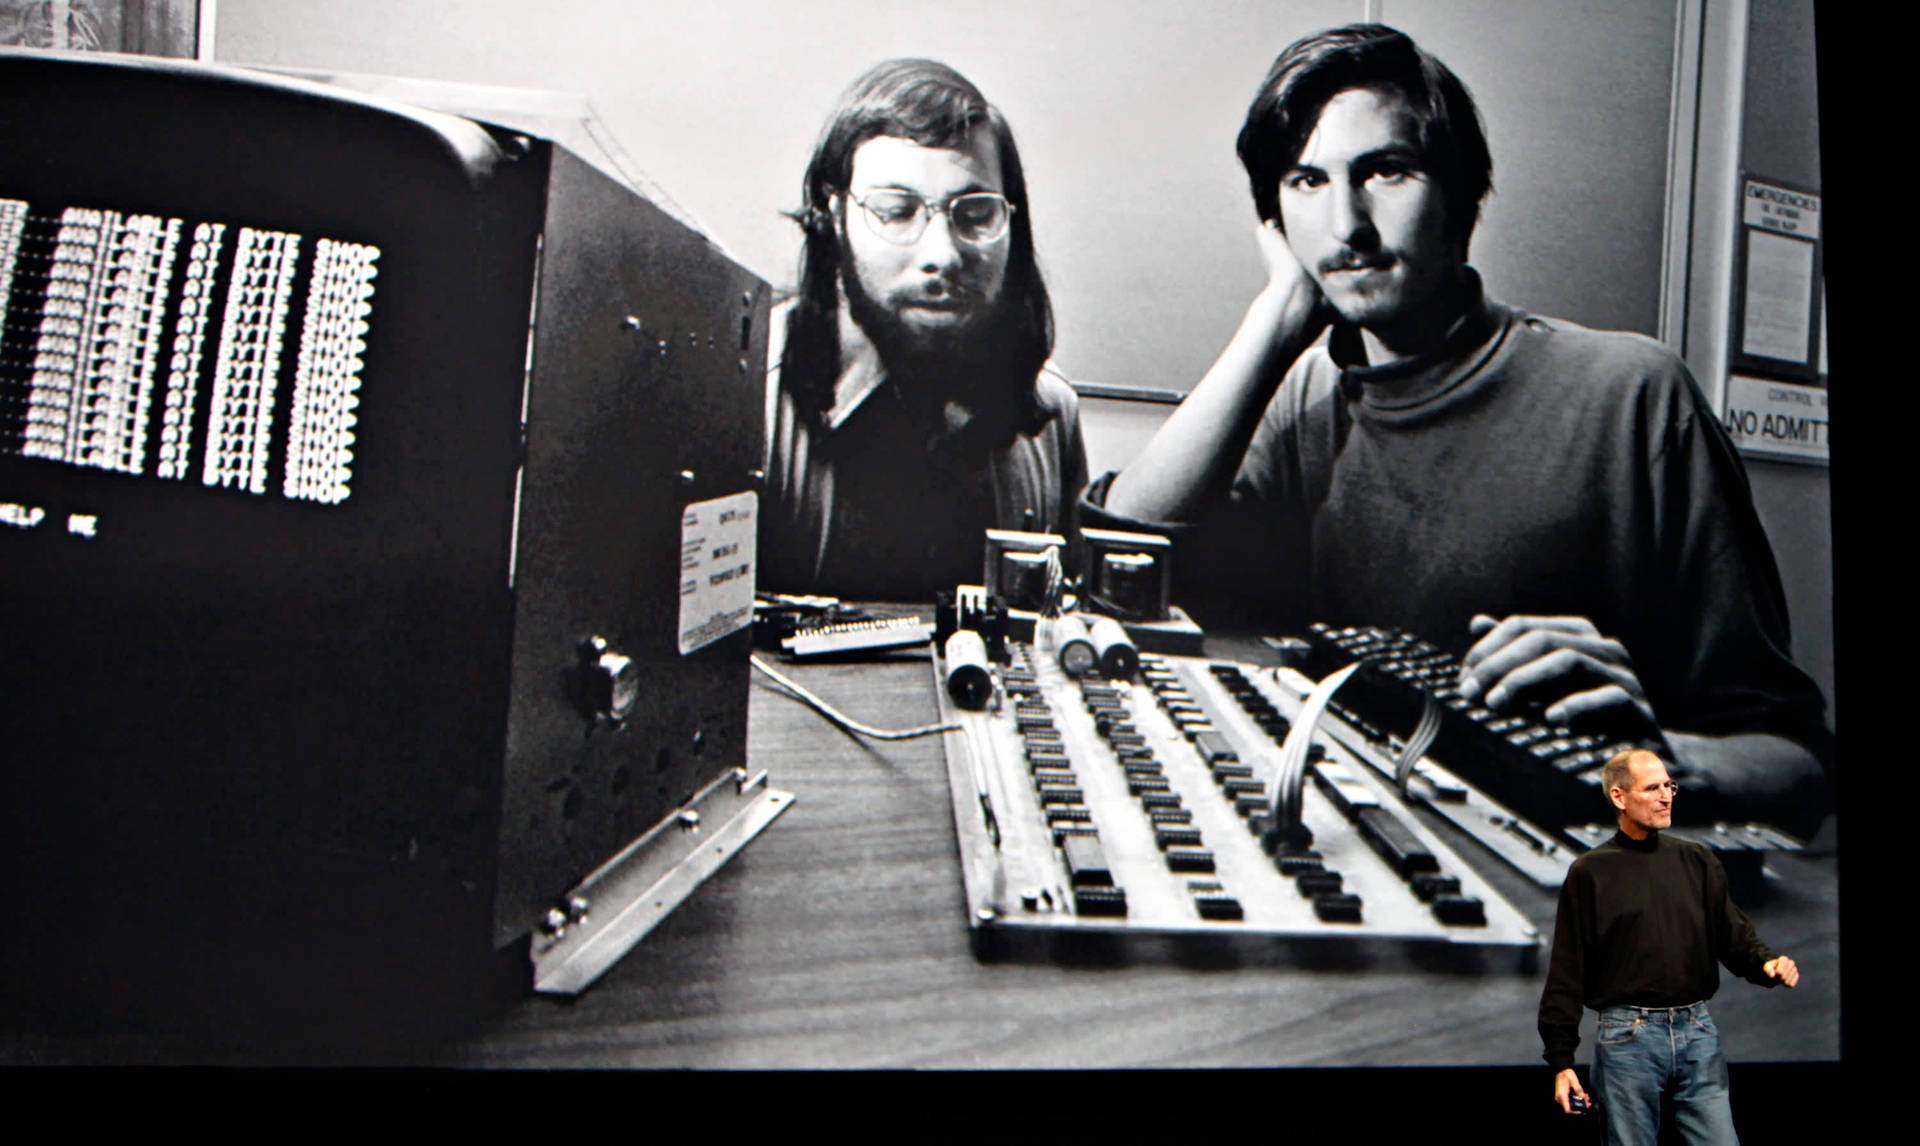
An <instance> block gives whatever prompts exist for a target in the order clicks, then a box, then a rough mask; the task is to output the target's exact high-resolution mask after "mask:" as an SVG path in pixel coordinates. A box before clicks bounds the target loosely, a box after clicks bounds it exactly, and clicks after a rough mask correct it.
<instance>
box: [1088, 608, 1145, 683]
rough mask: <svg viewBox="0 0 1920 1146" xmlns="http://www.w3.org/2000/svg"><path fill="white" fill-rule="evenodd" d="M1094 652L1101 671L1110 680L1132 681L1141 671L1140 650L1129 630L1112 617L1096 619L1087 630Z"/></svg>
mask: <svg viewBox="0 0 1920 1146" xmlns="http://www.w3.org/2000/svg"><path fill="white" fill-rule="evenodd" d="M1087 636H1088V638H1089V639H1091V640H1092V641H1093V651H1094V654H1095V655H1096V656H1098V657H1099V659H1100V671H1101V672H1103V673H1105V674H1106V676H1107V679H1108V680H1132V679H1133V675H1134V673H1136V672H1138V671H1139V670H1140V650H1139V649H1137V648H1134V646H1133V639H1132V638H1131V637H1129V636H1127V630H1126V629H1125V628H1123V627H1122V626H1121V624H1120V622H1118V621H1116V620H1114V619H1113V618H1112V617H1095V618H1094V619H1093V624H1092V625H1090V626H1088V628H1087Z"/></svg>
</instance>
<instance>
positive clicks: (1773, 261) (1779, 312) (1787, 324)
mask: <svg viewBox="0 0 1920 1146" xmlns="http://www.w3.org/2000/svg"><path fill="white" fill-rule="evenodd" d="M1746 238H1747V298H1746V316H1745V327H1746V330H1745V333H1744V335H1743V336H1742V338H1741V343H1740V349H1741V351H1742V352H1743V353H1746V354H1754V355H1759V356H1761V357H1763V358H1777V359H1779V360H1781V361H1782V362H1805V361H1806V360H1807V350H1808V347H1809V346H1810V345H1811V344H1812V333H1813V244H1812V243H1809V242H1806V241H1805V240H1802V239H1789V238H1785V237H1783V236H1781V235H1776V234H1774V233H1772V232H1770V231H1761V230H1756V229H1752V228H1749V229H1748V230H1747V232H1746Z"/></svg>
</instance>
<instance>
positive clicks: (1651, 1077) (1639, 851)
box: [1540, 750, 1800, 1143]
mask: <svg viewBox="0 0 1920 1146" xmlns="http://www.w3.org/2000/svg"><path fill="white" fill-rule="evenodd" d="M1602 782H1603V783H1604V784H1605V785H1606V789H1607V798H1608V799H1609V800H1611V801H1612V802H1613V806H1614V807H1615V808H1617V809H1619V812H1620V830H1619V831H1618V832H1617V833H1615V834H1614V836H1613V838H1612V839H1610V840H1608V841H1607V842H1606V843H1604V844H1601V845H1600V846H1599V847H1597V848H1594V849H1593V850H1592V851H1590V852H1587V853H1586V854H1585V855H1582V856H1581V857H1580V858H1579V859H1576V860H1575V861H1573V867H1572V869H1571V870H1569V871H1568V872H1567V879H1566V882H1565V883H1564V884H1562V885H1561V888H1560V912H1559V915H1558V917H1557V918H1556V919H1555V922H1554V929H1553V957H1552V961H1551V963H1550V965H1549V967H1548V970H1547V983H1546V987H1545V989H1544V990H1542V991H1541V994H1540V1038H1541V1039H1542V1041H1544V1042H1545V1043H1546V1048H1547V1049H1546V1056H1545V1057H1546V1060H1547V1064H1548V1065H1549V1066H1551V1067H1552V1068H1553V1070H1554V1072H1555V1073H1554V1080H1553V1097H1554V1101H1555V1102H1558V1103H1559V1104H1560V1108H1561V1109H1562V1110H1566V1111H1569V1112H1571V1111H1572V1110H1573V1108H1574V1103H1575V1101H1576V1099H1577V1100H1578V1101H1581V1102H1584V1101H1585V1099H1586V1096H1587V1094H1586V1089H1585V1088H1584V1087H1582V1086H1581V1085H1580V1079H1579V1076H1578V1075H1576V1074H1575V1073H1574V1069H1573V1052H1574V1049H1575V1048H1576V1047H1578V1046H1579V1044H1580V1009H1581V1007H1583V1006H1586V1007H1592V1008H1593V1009H1594V1010H1596V1011H1598V1012H1599V1013H1600V1024H1599V1034H1598V1037H1597V1039H1596V1045H1595V1047H1594V1057H1593V1080H1594V1089H1595V1090H1596V1091H1597V1092H1598V1093H1599V1095H1600V1109H1601V1111H1602V1113H1603V1114H1604V1115H1605V1116H1606V1119H1607V1140H1608V1141H1609V1142H1621V1143H1625V1142H1646V1143H1652V1142H1653V1141H1654V1140H1655V1138H1656V1137H1657V1136H1658V1132H1659V1126H1660V1096H1661V1094H1662V1093H1663V1092H1665V1093H1670V1094H1672V1096H1673V1101H1674V1121H1675V1123H1676V1124H1677V1126H1678V1127H1679V1129H1680V1130H1681V1132H1682V1134H1683V1135H1684V1136H1685V1137H1686V1139H1687V1141H1689V1142H1695V1143H1731V1142H1736V1141H1737V1138H1736V1137H1735V1135H1734V1131H1733V1111H1732V1107H1731V1105H1730V1104H1729V1102H1728V1095H1727V1060H1726V1057H1725V1056H1724V1055H1723V1054H1722V1053H1721V1051H1720V1035H1719V1032H1718V1031H1717V1030H1715V1029H1714V1025H1713V1017H1712V1016H1711V1015H1709V1014H1708V1013H1707V1000H1708V999H1709V998H1711V997H1713V993H1714V992H1715V991H1716V990H1718V989H1719V987H1720V971H1719V967H1718V966H1717V965H1724V966H1725V967H1726V968H1727V970H1729V971H1732V972H1733V973H1734V974H1736V975H1739V976H1740V977H1741V978H1743V979H1746V980H1748V981H1749V982H1752V983H1757V984H1759V985H1760V986H1763V987H1772V986H1777V985H1778V984H1781V983H1785V984H1786V985H1787V986H1789V987H1792V986H1794V985H1795V984H1797V983H1799V981H1800V970H1799V968H1798V967H1796V966H1795V965H1794V962H1793V960H1792V959H1790V958H1788V957H1787V956H1785V955H1776V954H1775V953H1774V952H1773V951H1772V950H1770V949H1769V948H1768V947H1767V945H1766V944H1764V943H1762V942H1761V941H1760V938H1759V936H1757V935H1755V934H1754V931H1753V925H1752V924H1751V923H1749V922H1748V921H1747V916H1746V913H1745V912H1743V911H1741V910H1740V908H1739V907H1738V906H1737V905H1735V904H1734V902H1733V900H1732V899H1731V898H1729V897H1728V895H1727V876H1726V872H1725V871H1723V870H1722V869H1721V867H1720V861H1719V860H1718V859H1716V858H1714V855H1713V852H1712V851H1711V850H1710V849H1708V848H1706V847H1705V846H1703V845H1701V844H1696V843H1692V842H1690V841H1687V840H1679V839H1674V838H1672V837H1669V836H1664V835H1662V834H1661V831H1662V829H1664V828H1667V827H1670V826H1671V825H1672V823H1673V800H1674V794H1675V790H1676V789H1675V785H1674V783H1673V781H1672V779H1671V778H1669V777H1668V775H1667V767H1666V764H1665V763H1664V762H1663V761H1662V760H1661V759H1660V757H1659V756H1657V755H1655V754H1654V753H1652V752H1647V751H1641V750H1636V751H1631V752H1622V753H1620V754H1619V755H1618V756H1615V757H1614V758H1613V759H1611V760H1609V761H1608V762H1607V766H1606V771H1605V773H1604V774H1603V776H1602Z"/></svg>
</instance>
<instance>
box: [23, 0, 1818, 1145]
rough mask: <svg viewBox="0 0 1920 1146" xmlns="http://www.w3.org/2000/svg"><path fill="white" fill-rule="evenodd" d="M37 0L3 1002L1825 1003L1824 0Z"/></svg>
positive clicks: (68, 1044)
mask: <svg viewBox="0 0 1920 1146" xmlns="http://www.w3.org/2000/svg"><path fill="white" fill-rule="evenodd" d="M0 40H4V44H3V45H0V101H4V103H5V106H7V107H8V108H9V109H10V112H9V114H8V115H6V116H4V117H0V302H3V303H4V307H5V310H4V322H3V325H0V600H4V602H5V607H6V609H7V613H8V622H7V626H6V627H7V632H8V644H9V655H8V656H6V657H4V658H0V662H3V666H4V667H0V730H3V731H0V737H4V744H5V751H4V755H3V756H0V768H3V769H4V770H5V775H6V777H7V793H8V794H7V797H6V799H5V800H4V801H0V808H4V811H0V899H3V902H4V905H5V908H6V914H7V917H8V918H11V919H15V920H26V919H35V920H42V921H45V923H46V925H45V926H35V927H32V928H28V929H24V930H23V929H21V928H19V927H11V928H9V934H8V938H7V939H6V941H5V942H4V943H0V952H3V954H0V976H4V990H0V1000H4V1006H3V1007H0V1061H4V1062H8V1063H14V1064H71V1065H84V1064H150V1063H151V1064H212V1065H237V1066H269V1065H292V1064H299V1065H378V1066H439V1067H458V1068H531V1069H552V1068H594V1069H601V1068H722V1069H734V1068H750V1069H766V1068H771V1069H785V1068H826V1069H843V1068H906V1069H962V1070H971V1069H980V1068H995V1069H998V1068H1017V1069H1052V1068H1072V1069H1079V1068H1133V1067H1461V1066H1468V1067H1502V1068H1504V1067H1512V1068H1522V1069H1525V1070H1527V1071H1529V1072H1532V1073H1530V1074H1529V1075H1528V1076H1527V1077H1528V1078H1531V1079H1533V1080H1534V1081H1535V1082H1537V1084H1538V1085H1537V1087H1536V1088H1535V1089H1537V1091H1538V1093H1537V1095H1535V1096H1534V1099H1535V1102H1536V1106H1537V1107H1538V1109H1537V1110H1532V1111H1530V1112H1528V1113H1527V1114H1524V1115H1523V1114H1522V1113H1520V1112H1515V1114H1514V1117H1515V1118H1516V1119H1522V1120H1527V1119H1531V1121H1526V1124H1527V1125H1534V1124H1535V1122H1537V1121H1538V1118H1539V1117H1540V1116H1542V1112H1546V1113H1549V1114H1551V1116H1552V1117H1553V1118H1580V1117H1588V1116H1589V1115H1588V1114H1584V1113H1582V1112H1583V1111H1588V1112H1593V1111H1597V1112H1598V1117H1597V1118H1593V1119H1592V1121H1593V1122H1594V1123H1595V1124H1597V1123H1599V1122H1600V1121H1601V1120H1605V1121H1606V1122H1607V1123H1608V1125H1609V1127H1610V1131H1611V1129H1613V1128H1618V1127H1626V1126H1629V1125H1635V1126H1649V1127H1650V1126H1652V1125H1653V1124H1655V1123H1657V1122H1659V1121H1660V1120H1661V1119H1662V1118H1665V1119H1667V1120H1669V1121H1674V1120H1678V1121H1679V1122H1680V1123H1683V1124H1686V1125H1688V1126H1696V1125H1697V1126H1706V1127H1722V1128H1725V1127H1730V1126H1732V1125H1733V1122H1732V1121H1730V1120H1732V1119H1735V1118H1737V1117H1738V1116H1739V1115H1740V1111H1741V1109H1742V1099H1741V1086H1740V1085H1739V1083H1740V1080H1741V1077H1742V1076H1741V1074H1740V1072H1739V1067H1740V1065H1741V1064H1745V1063H1788V1062H1835V1061H1837V1060H1838V1059H1839V1057H1840V999H1841V983H1840V950H1841V944H1840V933H1839V915H1838V912H1839V907H1838V904H1839V877H1838V863H1839V860H1838V854H1839V842H1838V840H1839V823H1838V821H1839V814H1838V813H1839V809H1838V800H1837V798H1836V784H1835V776H1836V774H1837V768H1838V763H1837V762H1838V758H1839V753H1840V749H1839V747H1838V745H1839V744H1840V743H1841V740H1840V738H1839V736H1838V735H1837V728H1838V725H1837V718H1836V712H1837V702H1838V699H1839V698H1838V697H1837V696H1836V694H1835V678H1836V672H1835V659H1836V658H1835V640H1834V623H1833V611H1834V590H1833V532H1834V530H1833V517H1832V494H1831V485H1830V480H1831V479H1830V473H1831V470H1830V467H1831V464H1832V457H1833V449H1832V445H1831V435H1830V433H1829V430H1828V422H1829V415H1828V403H1827V396H1828V388H1829V385H1830V379H1829V372H1828V369H1827V342H1826V330H1827V309H1826V308H1827V296H1826V280H1827V277H1828V275H1827V271H1828V263H1827V244H1826V239H1825V235H1824V231H1823V229H1824V226H1825V224H1826V222H1827V221H1830V220H1831V219H1832V217H1833V212H1834V209H1835V208H1834V205H1833V203H1832V202H1831V199H1830V198H1828V197H1823V193H1822V192H1823V189H1822V186H1821V156H1820V140H1819V115H1818V80H1819V79H1820V77H1818V76H1817V75H1816V67H1815V52H1814V48H1815V40H1814V13H1813V4H1812V2H1811V0H1610V2H1608V3H1567V4H1549V5H1518V4H1506V3H1496V2H1493V0H1418V2H1416V0H1284V2H1258V3H1256V2H1251V0H1204V2H1201V3H1194V4H1175V3H1170V2H1162V0H1125V2H1119V3H1095V2H1093V0H1061V2H1058V3H1046V4H1020V3H1012V2H1000V0H991V2H986V3H978V4H968V5H952V4H932V3H918V2H911V0H909V2H905V3H901V2H893V3H879V2H875V0H829V2H826V3H820V4H807V5H791V4H784V3H778V2H775V0H725V2H720V3H711V4H685V3H678V2H660V3H626V2H619V0H578V2H574V3H568V4H561V5H528V4H520V3H513V2H511V0H464V2H461V3H453V2H451V0H410V2H407V3H397V4H394V3H377V2H374V0H341V2H329V3H326V4H313V3H305V2H298V0H226V2H224V3H215V2H213V0H201V2H200V3H198V4H191V3H170V4H160V3H145V4H139V3H132V2H128V3H105V2H99V3H95V2H88V0H69V2H63V3H44V2H39V3H10V4H0ZM1843 360H1844V359H1843ZM1839 384H1840V386H1841V387H1842V388H1843V389H1844V388H1845V387H1847V386H1849V385H1851V382H1850V381H1847V380H1842V381H1841V382H1840V383H1839ZM1846 441H1847V439H1846V438H1845V435H1844V432H1843V434H1842V438H1841V446H1840V452H1841V454H1842V455H1843V456H1844V455H1845V451H1846ZM49 913H53V914H54V915H57V917H58V925H53V923H52V917H51V916H50V915H49ZM1709 1007H1710V1010H1709ZM1656 1030H1657V1036H1658V1039H1659V1041H1660V1042H1661V1043H1662V1045H1663V1046H1664V1045H1666V1043H1667V1041H1668V1040H1669V1037H1671V1038H1672V1039H1676V1040H1692V1045H1695V1046H1696V1051H1695V1053H1696V1054H1697V1056H1698V1057H1699V1060H1700V1062H1701V1063H1702V1064H1704V1065H1701V1066H1700V1067H1699V1069H1698V1070H1697V1071H1694V1072H1693V1073H1692V1074H1689V1075H1688V1076H1687V1077H1686V1078H1685V1079H1684V1080H1683V1081H1682V1082H1680V1083H1676V1084H1675V1085H1674V1086H1672V1087H1669V1088H1667V1090H1666V1093H1665V1096H1664V1098H1663V1097H1662V1092H1661V1086H1660V1084H1658V1083H1648V1082H1646V1081H1645V1080H1644V1079H1643V1078H1641V1072H1642V1071H1644V1070H1650V1069H1652V1068H1651V1067H1647V1066H1646V1064H1645V1063H1644V1062H1642V1061H1641V1058H1639V1057H1635V1056H1636V1055H1637V1054H1638V1051H1636V1050H1635V1048H1636V1047H1638V1048H1640V1049H1642V1050H1644V1049H1645V1046H1646V1045H1647V1044H1648V1043H1649V1042H1651V1041H1652V1040H1654V1039H1655V1034H1654V1033H1652V1032H1655V1031H1656ZM1641 1057H1644V1056H1641ZM1727 1063H1732V1064H1733V1066H1734V1074H1733V1078H1734V1082H1735V1085H1734V1087H1733V1091H1732V1099H1731V1106H1730V1107H1729V1102H1728V1097H1727V1096H1728V1091H1727V1087H1726V1076H1727V1071H1726V1069H1725V1064H1727ZM1716 1064H1717V1065H1716ZM1755 1101H1757V1096H1756V1098H1755ZM1556 1107H1557V1108H1558V1109H1555V1108H1556ZM1561 1111H1565V1112H1566V1113H1565V1114H1562V1113H1561ZM1740 1125H1742V1126H1746V1125H1747V1122H1746V1120H1745V1119H1741V1120H1740ZM1715 1132H1718V1131H1715Z"/></svg>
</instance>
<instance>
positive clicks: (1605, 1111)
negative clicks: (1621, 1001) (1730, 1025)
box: [1593, 1002, 1740, 1146]
mask: <svg viewBox="0 0 1920 1146" xmlns="http://www.w3.org/2000/svg"><path fill="white" fill-rule="evenodd" d="M1593 1089H1594V1091H1595V1094H1596V1096H1597V1097H1598V1098H1599V1100H1600V1113H1601V1114H1602V1116H1604V1117H1605V1119H1606V1122H1607V1141H1608V1142H1609V1143H1614V1144H1616V1146H1643V1144H1644V1146H1654V1143H1655V1142H1656V1141H1658V1139H1659V1137H1660V1096H1661V1095H1662V1094H1663V1093H1665V1094H1671V1095H1672V1096H1673V1120H1674V1124H1675V1126H1676V1127H1677V1128H1678V1129H1679V1131H1680V1135H1681V1137H1682V1138H1683V1139H1684V1140H1685V1141H1687V1142H1689V1143H1697V1144H1712V1146H1723V1144H1728V1146H1737V1144H1738V1143H1739V1141H1740V1139H1739V1137H1738V1136H1737V1135H1735V1134H1734V1132H1733V1104H1732V1102H1731V1101H1730V1100H1729V1098H1728V1094H1727V1058H1726V1056H1725V1055H1724V1054H1722V1053H1720V1032H1719V1031H1718V1030H1716V1029H1714V1025H1713V1016H1711V1015H1709V1014H1707V1005H1706V1004H1705V1003H1704V1002H1702V1003H1695V1004H1693V1005H1692V1006H1688V1007H1608V1008H1607V1009H1606V1010H1604V1011H1601V1012H1600V1030H1599V1035H1598V1037H1597V1038H1596V1039H1595V1047H1594V1052H1593Z"/></svg>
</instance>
